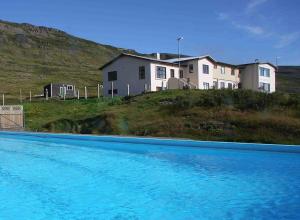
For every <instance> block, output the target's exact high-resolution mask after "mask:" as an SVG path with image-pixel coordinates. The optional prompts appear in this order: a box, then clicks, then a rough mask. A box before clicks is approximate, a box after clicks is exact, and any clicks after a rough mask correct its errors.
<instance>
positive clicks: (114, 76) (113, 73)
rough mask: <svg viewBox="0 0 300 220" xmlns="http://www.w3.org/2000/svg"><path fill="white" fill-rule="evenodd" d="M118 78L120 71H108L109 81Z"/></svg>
mask: <svg viewBox="0 0 300 220" xmlns="http://www.w3.org/2000/svg"><path fill="white" fill-rule="evenodd" d="M116 80H118V72H117V71H113V72H109V73H108V81H116Z"/></svg>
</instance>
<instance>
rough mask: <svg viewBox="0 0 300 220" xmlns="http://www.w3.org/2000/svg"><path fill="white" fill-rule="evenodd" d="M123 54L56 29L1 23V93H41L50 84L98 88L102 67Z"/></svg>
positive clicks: (120, 50)
mask: <svg viewBox="0 0 300 220" xmlns="http://www.w3.org/2000/svg"><path fill="white" fill-rule="evenodd" d="M123 51H124V49H120V48H116V47H112V46H108V45H101V44H97V43H94V42H91V41H87V40H84V39H80V38H77V37H74V36H71V35H69V34H67V33H65V32H63V31H60V30H57V29H53V28H47V27H38V26H33V25H30V24H16V23H11V22H5V21H1V20H0V93H3V92H4V93H9V94H18V93H19V89H22V90H23V92H24V93H28V92H29V90H33V93H35V94H40V93H41V91H42V88H43V86H44V85H45V84H47V83H50V82H69V83H74V84H76V85H78V86H82V87H83V86H85V85H87V86H91V85H96V84H97V82H99V81H100V80H101V79H100V72H99V70H98V69H99V67H100V66H101V65H102V64H104V63H105V62H107V61H108V60H110V59H111V58H113V57H115V56H117V55H118V54H120V53H121V52H123ZM126 52H132V53H135V52H134V51H126Z"/></svg>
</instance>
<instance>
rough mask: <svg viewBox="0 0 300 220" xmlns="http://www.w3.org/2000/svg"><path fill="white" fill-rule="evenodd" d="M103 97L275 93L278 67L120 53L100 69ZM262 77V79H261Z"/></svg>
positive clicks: (200, 58)
mask: <svg viewBox="0 0 300 220" xmlns="http://www.w3.org/2000/svg"><path fill="white" fill-rule="evenodd" d="M101 70H102V72H103V89H104V91H103V95H104V96H111V95H112V93H113V95H117V96H127V95H138V94H141V93H143V92H150V91H152V92H153V91H160V90H165V89H182V88H184V87H187V88H192V89H213V88H215V89H222V88H229V89H237V88H245V89H252V90H256V91H261V90H262V88H264V90H265V91H267V92H274V91H275V67H274V66H273V65H272V64H268V63H264V64H259V63H254V64H245V65H240V66H236V65H232V64H226V63H222V62H217V61H216V60H214V59H213V58H212V57H211V56H208V55H206V56H199V57H187V58H181V59H180V60H179V59H170V60H161V59H160V56H159V54H158V55H157V58H156V59H154V58H149V57H142V56H137V55H131V54H125V53H123V54H121V55H119V56H118V57H116V58H115V59H113V60H112V61H110V62H109V63H107V64H105V65H104V66H103V67H101ZM262 75H263V76H262Z"/></svg>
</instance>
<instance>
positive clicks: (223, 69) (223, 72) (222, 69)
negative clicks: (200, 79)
mask: <svg viewBox="0 0 300 220" xmlns="http://www.w3.org/2000/svg"><path fill="white" fill-rule="evenodd" d="M221 74H225V67H224V66H222V67H221Z"/></svg>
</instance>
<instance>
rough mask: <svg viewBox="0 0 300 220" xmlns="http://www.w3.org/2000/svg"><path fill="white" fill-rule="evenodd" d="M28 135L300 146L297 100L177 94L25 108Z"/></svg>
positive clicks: (286, 96)
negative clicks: (44, 132)
mask: <svg viewBox="0 0 300 220" xmlns="http://www.w3.org/2000/svg"><path fill="white" fill-rule="evenodd" d="M25 112H26V116H25V118H26V129H27V130H30V131H47V132H70V133H83V134H115V135H136V136H154V137H173V138H175V137H177V138H191V139H196V140H216V141H240V142H263V143H284V144H300V114H299V112H300V96H299V95H289V94H281V93H274V94H264V93H256V92H251V91H243V90H241V91H237V90H236V91H230V90H208V91H206V90H190V91H189V90H181V91H174V90H173V91H163V92H157V93H149V94H145V95H140V96H136V97H131V98H129V99H128V98H126V99H123V100H122V99H118V98H115V99H114V100H111V99H100V100H97V99H90V100H87V101H85V100H68V101H49V102H33V103H27V104H25Z"/></svg>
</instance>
